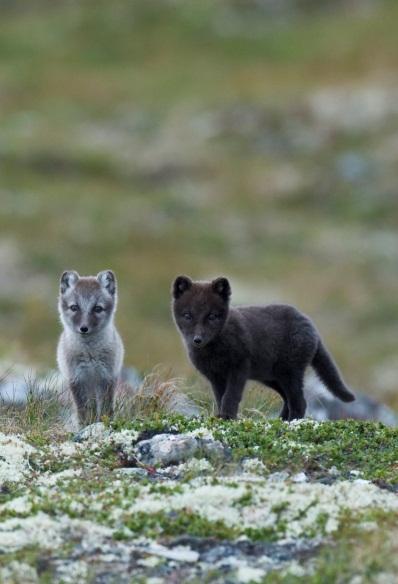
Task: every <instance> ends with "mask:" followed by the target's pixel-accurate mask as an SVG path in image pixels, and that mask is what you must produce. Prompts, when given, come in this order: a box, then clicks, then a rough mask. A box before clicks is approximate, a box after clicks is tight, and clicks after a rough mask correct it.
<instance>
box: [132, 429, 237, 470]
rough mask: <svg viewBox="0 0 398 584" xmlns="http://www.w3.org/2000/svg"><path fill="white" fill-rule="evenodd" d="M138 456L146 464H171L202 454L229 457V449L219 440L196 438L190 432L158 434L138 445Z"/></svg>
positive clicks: (217, 457)
mask: <svg viewBox="0 0 398 584" xmlns="http://www.w3.org/2000/svg"><path fill="white" fill-rule="evenodd" d="M136 453H137V458H138V459H139V460H140V461H141V462H142V463H144V464H149V465H154V466H157V465H159V466H169V465H172V464H180V463H182V462H185V461H187V460H189V459H191V458H192V457H193V456H197V455H200V454H202V455H203V456H206V457H208V458H211V459H213V460H214V459H217V460H222V459H227V458H229V454H230V453H229V449H227V448H225V447H224V446H223V445H222V444H221V442H219V441H217V440H210V439H202V438H195V437H194V436H190V435H189V434H157V435H156V436H154V437H153V438H150V439H149V440H142V441H141V442H139V443H138V444H137V446H136Z"/></svg>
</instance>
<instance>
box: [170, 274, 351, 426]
mask: <svg viewBox="0 0 398 584" xmlns="http://www.w3.org/2000/svg"><path fill="white" fill-rule="evenodd" d="M172 294H173V315H174V320H175V322H176V325H177V327H178V329H179V331H180V333H181V335H182V338H183V340H184V342H185V345H186V347H187V349H188V354H189V357H190V359H191V361H192V363H193V364H194V365H195V367H196V368H197V369H198V370H199V371H200V372H201V373H202V374H203V375H204V376H205V377H207V379H208V380H209V381H210V383H211V385H212V388H213V392H214V397H215V398H216V401H217V406H218V414H219V416H220V417H222V418H236V416H237V413H238V408H239V403H240V401H241V399H242V394H243V390H244V387H245V384H246V381H247V380H249V379H253V380H255V381H259V382H260V383H263V384H264V385H267V386H268V387H271V388H272V389H274V390H275V391H277V392H278V393H279V395H280V396H281V398H282V399H283V402H284V405H283V409H282V411H281V417H282V419H283V420H293V419H295V418H303V417H304V414H305V410H306V402H305V399H304V395H303V384H304V373H305V370H306V368H307V367H308V366H311V367H313V368H314V369H315V371H316V373H317V374H318V376H319V377H320V378H321V380H322V381H323V382H324V384H325V385H326V387H327V389H328V390H329V391H330V392H331V393H333V395H335V396H336V397H338V398H339V399H341V400H342V401H345V402H350V401H353V400H354V399H355V398H354V396H353V394H352V393H351V392H350V390H349V389H348V388H347V386H346V385H345V383H344V381H343V379H342V377H341V375H340V372H339V370H338V369H337V366H336V365H335V363H334V361H333V359H332V357H331V355H330V353H328V351H327V349H326V347H325V345H324V344H323V342H322V340H321V337H320V335H319V333H318V331H317V330H316V328H315V326H314V324H313V323H312V322H311V320H310V319H309V318H308V317H307V316H305V315H304V314H302V313H301V312H299V311H298V310H297V309H296V308H293V306H288V305H285V304H270V305H268V306H236V307H230V306H229V299H230V295H231V287H230V284H229V282H228V280H227V279H226V278H217V279H215V280H213V281H212V282H193V281H192V280H191V279H190V278H187V277H186V276H179V277H178V278H176V280H175V281H174V284H173V288H172Z"/></svg>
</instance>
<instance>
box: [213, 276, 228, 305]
mask: <svg viewBox="0 0 398 584" xmlns="http://www.w3.org/2000/svg"><path fill="white" fill-rule="evenodd" d="M211 287H212V288H213V290H214V292H215V293H216V294H219V296H221V298H223V299H224V300H229V297H230V296H231V286H230V284H229V282H228V280H227V278H216V279H215V280H213V281H212V283H211Z"/></svg>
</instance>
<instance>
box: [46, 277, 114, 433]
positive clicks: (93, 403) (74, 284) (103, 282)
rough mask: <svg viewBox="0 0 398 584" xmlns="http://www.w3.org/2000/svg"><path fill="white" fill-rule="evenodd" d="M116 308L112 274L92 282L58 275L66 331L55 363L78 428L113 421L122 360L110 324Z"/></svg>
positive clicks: (91, 280) (61, 315)
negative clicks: (102, 420) (68, 392)
mask: <svg viewBox="0 0 398 584" xmlns="http://www.w3.org/2000/svg"><path fill="white" fill-rule="evenodd" d="M116 305H117V285H116V278H115V275H114V273H113V272H112V271H111V270H105V271H103V272H100V273H99V274H98V275H97V276H96V277H94V276H87V277H80V276H79V274H78V273H77V272H75V271H67V272H64V273H63V274H62V276H61V281H60V294H59V302H58V309H59V314H60V318H61V322H62V324H63V327H64V330H63V333H62V334H61V337H60V340H59V343H58V351H57V361H58V367H59V370H60V372H61V374H62V376H63V377H64V379H65V380H66V382H67V384H68V386H69V389H70V390H71V392H72V395H73V398H74V401H75V404H76V409H77V414H78V418H79V422H80V424H81V425H82V426H86V425H88V424H91V423H93V422H95V421H98V420H99V419H100V418H101V417H102V416H108V417H111V416H112V415H113V400H114V392H115V387H116V385H117V383H118V381H119V378H120V374H121V369H122V365H123V356H124V348H123V342H122V340H121V338H120V335H119V333H118V332H117V330H116V327H115V324H114V314H115V310H116ZM99 307H100V308H102V310H100V311H99Z"/></svg>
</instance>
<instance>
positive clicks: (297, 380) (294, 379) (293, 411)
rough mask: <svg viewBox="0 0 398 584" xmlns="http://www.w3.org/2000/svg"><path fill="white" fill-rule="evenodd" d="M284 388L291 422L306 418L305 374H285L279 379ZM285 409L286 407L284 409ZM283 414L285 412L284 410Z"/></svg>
mask: <svg viewBox="0 0 398 584" xmlns="http://www.w3.org/2000/svg"><path fill="white" fill-rule="evenodd" d="M279 384H280V385H281V387H283V391H284V394H285V396H286V401H287V406H288V409H289V417H288V420H289V422H290V421H291V420H298V419H301V418H304V416H305V410H306V409H307V404H306V401H305V399H304V393H303V384H304V372H300V373H299V372H297V371H295V372H294V373H284V374H283V375H281V376H280V377H279V378H278V385H279ZM283 409H285V407H284V408H283ZM282 412H283V410H282ZM283 413H284V412H283Z"/></svg>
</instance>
